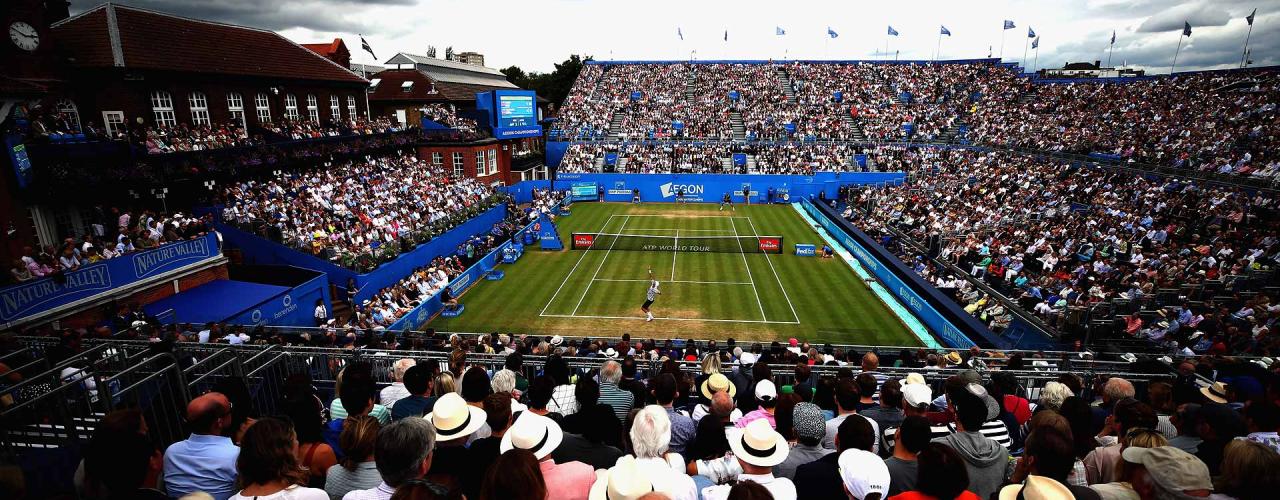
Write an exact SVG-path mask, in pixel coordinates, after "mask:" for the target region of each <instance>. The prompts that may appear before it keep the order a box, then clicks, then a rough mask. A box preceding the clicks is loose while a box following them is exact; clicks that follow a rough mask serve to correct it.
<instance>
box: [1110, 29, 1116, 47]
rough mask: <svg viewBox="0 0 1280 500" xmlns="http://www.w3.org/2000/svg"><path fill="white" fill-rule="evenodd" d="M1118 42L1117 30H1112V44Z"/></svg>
mask: <svg viewBox="0 0 1280 500" xmlns="http://www.w3.org/2000/svg"><path fill="white" fill-rule="evenodd" d="M1115 44H1116V30H1111V45H1115Z"/></svg>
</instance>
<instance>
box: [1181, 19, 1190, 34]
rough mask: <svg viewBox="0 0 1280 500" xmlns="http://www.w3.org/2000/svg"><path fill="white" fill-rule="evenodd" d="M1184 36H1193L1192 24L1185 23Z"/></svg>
mask: <svg viewBox="0 0 1280 500" xmlns="http://www.w3.org/2000/svg"><path fill="white" fill-rule="evenodd" d="M1182 24H1183V25H1184V26H1183V27H1182V36H1191V23H1189V22H1186V21H1183V22H1182Z"/></svg>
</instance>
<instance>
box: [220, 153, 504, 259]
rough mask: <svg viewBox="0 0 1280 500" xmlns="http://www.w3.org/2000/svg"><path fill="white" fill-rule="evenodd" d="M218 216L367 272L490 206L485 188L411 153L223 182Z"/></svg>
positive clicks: (491, 200) (489, 193)
mask: <svg viewBox="0 0 1280 500" xmlns="http://www.w3.org/2000/svg"><path fill="white" fill-rule="evenodd" d="M217 202H218V203H219V204H221V205H223V206H224V207H225V208H224V209H223V211H222V219H223V220H224V221H226V222H228V223H232V224H235V225H237V226H240V227H242V228H245V229H247V230H250V231H253V232H256V233H262V234H265V236H266V237H267V238H268V239H272V240H274V241H278V242H281V243H284V244H286V245H288V246H290V247H293V248H296V249H299V250H301V251H304V252H308V253H312V254H315V255H319V256H322V257H323V258H326V259H329V260H333V261H335V262H339V263H340V264H341V265H343V266H344V267H348V268H356V269H361V270H368V269H372V268H373V267H376V265H377V264H378V263H381V262H383V261H386V260H390V259H393V258H395V256H397V255H399V254H400V253H401V252H404V251H408V250H410V249H412V248H413V247H414V246H415V245H417V244H418V243H422V242H425V241H427V240H429V239H431V238H432V237H434V236H435V235H438V234H440V233H442V232H444V231H446V230H448V229H449V228H451V227H453V226H456V225H457V224H459V223H461V222H463V221H465V220H467V218H469V217H471V216H473V215H475V214H476V213H478V212H479V211H480V210H481V209H483V208H487V207H489V206H492V204H493V203H495V202H496V201H495V198H494V195H493V191H492V189H491V188H490V187H489V186H486V185H484V184H483V183H480V182H479V181H477V180H475V179H457V178H453V177H451V176H450V175H449V173H448V171H447V170H446V168H445V167H444V166H443V165H433V164H430V163H428V162H427V161H425V160H422V159H419V158H417V157H415V156H412V155H401V154H392V155H386V156H379V157H366V158H365V159H363V160H360V161H356V160H352V161H348V162H345V163H342V164H339V165H325V166H324V167H323V168H317V169H312V170H307V171H300V172H281V173H280V174H279V175H276V176H275V177H273V178H270V179H267V180H265V181H256V180H248V181H241V182H237V183H233V184H229V185H227V186H225V187H224V188H223V190H222V192H221V193H220V199H218V200H217Z"/></svg>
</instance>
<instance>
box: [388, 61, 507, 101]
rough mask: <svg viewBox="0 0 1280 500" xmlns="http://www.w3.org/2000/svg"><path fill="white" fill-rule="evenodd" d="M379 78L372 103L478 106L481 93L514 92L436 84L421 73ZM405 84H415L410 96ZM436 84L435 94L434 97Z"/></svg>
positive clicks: (397, 71)
mask: <svg viewBox="0 0 1280 500" xmlns="http://www.w3.org/2000/svg"><path fill="white" fill-rule="evenodd" d="M375 78H377V79H378V80H379V82H378V86H377V88H374V89H373V92H372V93H370V94H369V100H370V101H454V102H475V100H476V94H477V93H480V92H486V91H490V90H505V89H509V88H511V87H505V86H504V87H498V86H494V85H476V84H470V83H452V82H441V81H435V80H433V79H432V78H431V76H430V75H428V74H427V72H425V71H422V70H418V69H388V70H384V71H382V72H379V73H378V74H377V76H376V77H375ZM405 82H413V87H412V88H410V90H409V92H405V91H404V83H405ZM433 82H434V83H435V91H436V92H435V93H431V89H432V85H431V84H432V83H433Z"/></svg>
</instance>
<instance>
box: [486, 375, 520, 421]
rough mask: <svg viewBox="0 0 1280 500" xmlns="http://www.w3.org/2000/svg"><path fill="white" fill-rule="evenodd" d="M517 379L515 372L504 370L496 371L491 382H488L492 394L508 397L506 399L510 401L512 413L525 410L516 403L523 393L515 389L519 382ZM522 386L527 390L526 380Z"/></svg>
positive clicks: (518, 402)
mask: <svg viewBox="0 0 1280 500" xmlns="http://www.w3.org/2000/svg"><path fill="white" fill-rule="evenodd" d="M517 377H518V374H517V373H516V372H514V371H511V370H508V369H505V368H504V369H502V370H498V372H497V373H494V374H493V381H491V382H489V385H490V386H491V387H492V388H493V392H495V393H503V394H506V395H508V396H510V397H508V398H507V399H510V400H511V412H512V413H520V412H522V411H524V410H525V408H526V406H525V405H524V404H523V403H521V402H520V401H518V399H520V395H521V394H522V393H523V391H522V390H520V389H517V388H516V385H518V383H519V380H520V379H518V378H517ZM524 384H525V389H528V388H529V382H528V381H527V380H526V381H525V382H524Z"/></svg>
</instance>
